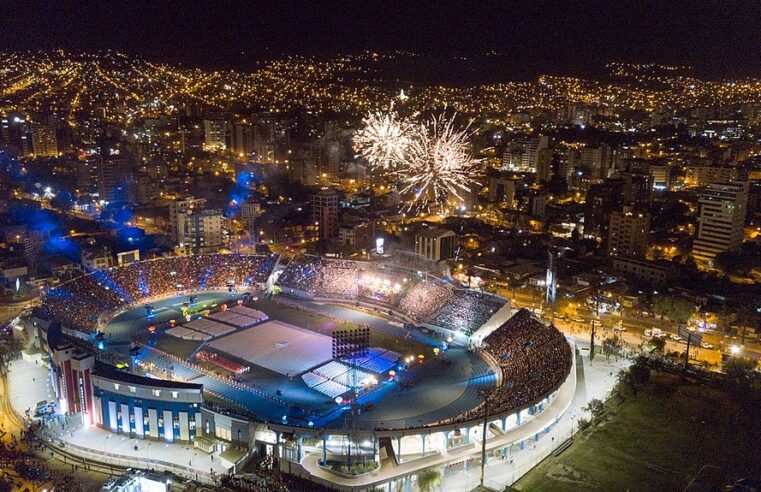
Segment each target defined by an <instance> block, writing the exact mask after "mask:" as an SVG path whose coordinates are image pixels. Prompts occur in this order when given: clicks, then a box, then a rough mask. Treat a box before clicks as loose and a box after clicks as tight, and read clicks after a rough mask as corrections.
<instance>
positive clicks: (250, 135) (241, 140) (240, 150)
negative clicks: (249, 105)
mask: <svg viewBox="0 0 761 492" xmlns="http://www.w3.org/2000/svg"><path fill="white" fill-rule="evenodd" d="M232 151H233V152H234V153H235V154H237V155H239V156H247V155H250V154H252V153H253V152H254V125H252V124H251V123H249V122H248V121H246V120H243V121H240V122H238V123H236V124H235V125H233V132H232Z"/></svg>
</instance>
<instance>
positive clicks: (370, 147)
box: [354, 108, 415, 171]
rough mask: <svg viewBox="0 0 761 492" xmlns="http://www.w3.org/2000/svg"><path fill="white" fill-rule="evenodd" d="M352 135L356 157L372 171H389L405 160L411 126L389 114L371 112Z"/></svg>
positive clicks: (397, 116) (411, 138)
mask: <svg viewBox="0 0 761 492" xmlns="http://www.w3.org/2000/svg"><path fill="white" fill-rule="evenodd" d="M362 124H363V128H362V129H361V130H359V131H358V132H357V134H356V135H354V150H355V151H356V152H357V157H364V158H365V159H367V162H368V163H369V164H370V167H372V168H373V169H382V170H385V171H391V170H394V169H396V168H397V167H398V166H399V165H401V164H402V163H403V162H404V161H405V160H406V159H407V155H406V154H407V151H408V149H409V147H410V144H411V143H412V141H413V139H414V135H413V132H414V130H415V125H413V124H412V123H411V122H410V121H408V120H406V119H404V118H402V117H401V116H399V114H397V113H396V112H394V111H393V108H392V110H391V111H388V112H382V111H375V112H371V113H370V114H368V115H367V116H366V117H365V118H364V119H363V120H362Z"/></svg>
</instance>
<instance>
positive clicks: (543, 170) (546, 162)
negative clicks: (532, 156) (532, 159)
mask: <svg viewBox="0 0 761 492" xmlns="http://www.w3.org/2000/svg"><path fill="white" fill-rule="evenodd" d="M554 155H555V153H554V151H553V149H541V150H540V151H539V152H538V153H537V156H536V180H535V181H536V182H537V183H542V182H545V181H549V180H550V178H551V177H552V172H553V169H552V157H553V156H554Z"/></svg>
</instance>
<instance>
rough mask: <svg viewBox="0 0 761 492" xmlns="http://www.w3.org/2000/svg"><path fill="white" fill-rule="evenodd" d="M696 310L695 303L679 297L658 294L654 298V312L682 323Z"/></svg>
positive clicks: (679, 323)
mask: <svg viewBox="0 0 761 492" xmlns="http://www.w3.org/2000/svg"><path fill="white" fill-rule="evenodd" d="M694 312H695V305H694V304H692V303H690V302H687V301H685V300H683V299H679V298H678V297H671V296H656V297H654V298H653V313H655V314H656V315H658V316H662V317H666V318H668V319H670V320H671V321H673V322H674V323H676V324H678V325H681V324H684V323H686V322H687V320H689V319H690V317H691V316H692V314H693V313H694Z"/></svg>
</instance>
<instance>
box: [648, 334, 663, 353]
mask: <svg viewBox="0 0 761 492" xmlns="http://www.w3.org/2000/svg"><path fill="white" fill-rule="evenodd" d="M650 345H651V346H652V347H653V352H658V353H661V354H662V353H663V349H664V348H666V340H664V339H663V338H661V337H653V338H651V339H650Z"/></svg>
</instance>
